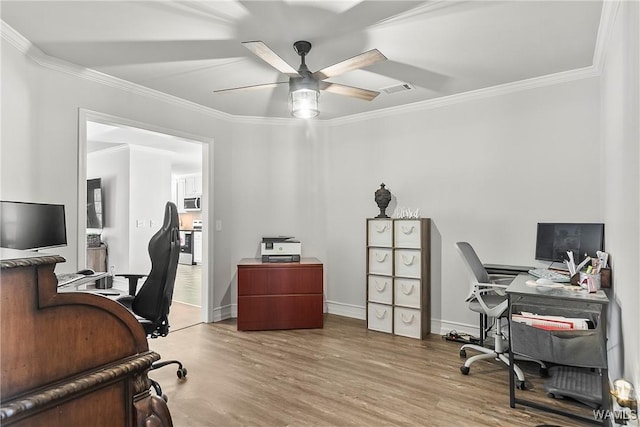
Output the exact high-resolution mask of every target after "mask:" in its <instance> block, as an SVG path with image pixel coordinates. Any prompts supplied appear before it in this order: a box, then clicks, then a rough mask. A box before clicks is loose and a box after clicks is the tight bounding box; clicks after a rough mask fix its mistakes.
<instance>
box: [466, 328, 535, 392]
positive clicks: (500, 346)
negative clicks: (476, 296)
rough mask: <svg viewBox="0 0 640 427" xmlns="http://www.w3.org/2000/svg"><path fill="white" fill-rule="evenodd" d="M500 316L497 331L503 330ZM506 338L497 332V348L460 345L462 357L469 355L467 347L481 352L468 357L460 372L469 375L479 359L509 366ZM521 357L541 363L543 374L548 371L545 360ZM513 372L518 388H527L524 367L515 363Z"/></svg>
mask: <svg viewBox="0 0 640 427" xmlns="http://www.w3.org/2000/svg"><path fill="white" fill-rule="evenodd" d="M500 320H501V319H500V318H497V319H496V325H495V326H496V331H501V330H502V329H501V328H500ZM503 340H504V338H503V337H502V335H501V334H500V333H496V335H495V339H494V347H495V349H490V348H487V347H482V346H479V345H476V344H465V345H463V346H462V347H460V357H467V351H466V350H467V349H472V350H476V351H478V352H480V354H477V355H475V356H472V357H470V358H468V359H467V360H466V361H465V362H464V365H462V366H461V367H460V372H462V374H463V375H468V374H469V369H470V367H471V364H472V363H474V362H477V361H478V360H486V359H495V360H498V361H501V362H503V363H504V364H505V365H507V366H509V357H508V356H507V352H506V350H505V349H504V341H503ZM518 358H519V359H522V360H529V361H531V362H536V363H537V364H539V365H540V373H541V374H542V375H544V374H545V373H546V371H547V367H546V365H545V364H544V362H541V361H539V360H535V359H531V358H528V357H518ZM513 372H514V373H515V374H516V377H517V379H516V388H517V389H519V390H524V389H525V382H524V373H523V372H522V369H520V367H519V366H518V365H515V364H514V365H513Z"/></svg>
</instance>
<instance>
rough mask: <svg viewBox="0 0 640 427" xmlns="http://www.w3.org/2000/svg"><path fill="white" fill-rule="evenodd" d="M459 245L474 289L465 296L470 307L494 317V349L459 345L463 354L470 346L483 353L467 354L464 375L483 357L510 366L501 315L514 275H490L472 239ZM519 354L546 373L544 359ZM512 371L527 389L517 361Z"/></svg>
mask: <svg viewBox="0 0 640 427" xmlns="http://www.w3.org/2000/svg"><path fill="white" fill-rule="evenodd" d="M456 247H457V248H458V251H459V252H460V255H461V256H462V259H463V260H464V264H465V266H466V267H467V272H468V273H469V277H470V281H471V291H470V292H469V296H468V297H467V299H466V301H467V302H468V303H469V309H470V310H471V311H475V312H476V313H480V315H481V318H482V316H487V317H490V318H494V319H495V323H494V329H495V331H494V332H495V337H494V348H493V349H491V348H487V347H483V346H480V345H475V344H465V345H463V346H462V347H461V348H460V357H465V358H466V357H467V351H466V350H467V349H473V350H476V351H479V352H480V354H478V355H475V356H473V357H470V358H468V359H467V360H466V361H465V362H464V365H462V366H461V367H460V372H462V374H463V375H468V374H469V368H470V367H471V364H472V363H474V362H477V361H478V360H484V359H496V360H498V361H502V362H503V363H505V364H506V365H507V366H509V357H508V354H507V350H508V348H507V347H506V345H505V341H506V338H505V337H504V336H503V332H502V319H503V318H504V317H505V316H506V315H507V313H506V311H507V308H508V305H509V301H508V300H507V296H506V294H505V292H504V290H505V289H506V288H507V286H508V285H509V283H511V281H513V279H514V276H509V275H501V274H496V275H491V276H490V275H489V274H488V273H487V270H485V268H484V265H483V264H482V262H480V259H479V258H478V255H476V252H475V251H474V250H473V248H472V247H471V245H470V244H469V243H467V242H458V243H456ZM482 323H483V322H481V329H482V328H483V326H482ZM484 332H485V331H484V330H482V331H481V333H482V334H483V335H484ZM518 358H519V359H523V360H531V361H533V362H536V363H538V364H539V365H540V372H541V374H543V375H544V374H545V373H546V369H547V367H546V366H545V364H544V363H543V362H541V361H538V360H533V359H529V358H526V357H522V356H518ZM513 371H514V372H515V374H516V377H517V380H516V387H517V388H518V389H524V386H525V384H524V373H523V372H522V370H521V369H520V367H519V366H518V365H514V366H513Z"/></svg>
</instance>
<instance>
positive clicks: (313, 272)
mask: <svg viewBox="0 0 640 427" xmlns="http://www.w3.org/2000/svg"><path fill="white" fill-rule="evenodd" d="M323 304H324V302H323V265H322V263H321V262H320V261H318V260H317V259H315V258H302V259H301V260H300V262H277V263H263V262H262V261H261V260H260V259H253V258H251V259H242V260H241V261H240V262H239V263H238V330H239V331H259V330H271V329H299V328H300V329H302V328H322V326H323V320H324V319H323Z"/></svg>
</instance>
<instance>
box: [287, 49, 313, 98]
mask: <svg viewBox="0 0 640 427" xmlns="http://www.w3.org/2000/svg"><path fill="white" fill-rule="evenodd" d="M293 48H294V49H295V51H296V53H297V54H298V55H300V58H301V60H302V61H301V64H300V68H298V74H300V77H290V78H289V92H295V91H297V90H303V89H307V90H312V91H315V92H318V91H319V86H318V79H316V78H314V77H313V76H312V75H311V74H312V73H311V71H309V68H308V67H307V64H306V63H305V61H304V57H305V56H306V55H307V53H309V51H310V50H311V43H309V42H308V41H305V40H299V41H297V42H295V43H294V44H293Z"/></svg>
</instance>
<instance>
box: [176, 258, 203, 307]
mask: <svg viewBox="0 0 640 427" xmlns="http://www.w3.org/2000/svg"><path fill="white" fill-rule="evenodd" d="M201 282H202V266H201V265H199V264H198V265H186V264H178V271H177V272H176V281H175V284H174V286H173V301H177V302H181V303H183V304H190V305H194V306H197V307H200V301H201V299H202V294H201V289H202V287H201Z"/></svg>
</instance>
